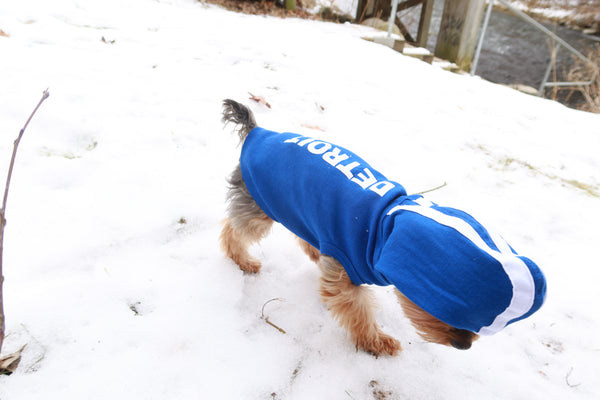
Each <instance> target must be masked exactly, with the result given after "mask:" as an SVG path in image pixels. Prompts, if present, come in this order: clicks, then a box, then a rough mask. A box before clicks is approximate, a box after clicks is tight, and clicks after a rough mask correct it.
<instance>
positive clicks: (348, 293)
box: [220, 100, 546, 356]
mask: <svg viewBox="0 0 600 400" xmlns="http://www.w3.org/2000/svg"><path fill="white" fill-rule="evenodd" d="M222 122H223V123H224V124H225V126H227V124H229V123H233V124H235V132H237V134H238V136H239V138H240V144H242V151H241V155H240V162H239V163H238V165H237V166H236V168H235V169H234V171H233V172H232V173H231V175H230V176H229V178H228V183H229V189H228V192H227V201H228V208H227V217H226V218H225V220H224V222H223V228H222V231H221V235H220V244H221V247H222V249H223V251H224V253H225V255H226V256H227V257H229V258H230V259H231V260H233V261H234V262H235V263H236V264H237V265H238V266H239V268H240V269H241V270H242V271H244V272H247V273H252V274H254V273H258V272H259V271H260V269H261V263H260V261H259V260H257V259H255V258H253V257H252V256H251V255H250V254H249V252H248V248H249V246H250V245H252V244H253V243H257V242H259V241H260V240H261V239H262V238H264V237H265V236H266V235H267V234H268V233H269V231H270V229H271V227H272V225H273V222H274V221H277V222H280V223H281V224H283V225H284V226H285V227H286V228H287V229H289V230H290V231H291V232H292V233H293V234H295V235H296V237H297V240H298V242H299V244H300V247H301V248H302V250H303V251H304V252H305V253H306V254H307V255H308V257H309V258H310V259H311V260H312V261H314V262H315V263H316V264H317V265H318V267H319V269H320V272H321V276H320V286H319V290H320V295H321V299H322V300H323V302H324V303H325V305H326V306H327V308H328V309H329V310H330V311H331V313H332V314H333V317H334V318H335V319H337V320H338V321H339V323H340V325H341V326H342V327H343V328H345V330H346V331H347V332H348V334H349V335H350V338H351V340H352V341H353V342H354V343H355V344H356V346H357V348H360V349H362V350H364V351H366V352H368V353H371V354H373V355H375V356H379V355H390V356H395V355H397V354H398V353H399V352H400V351H401V350H402V346H401V344H400V342H399V341H398V340H397V339H395V338H393V337H392V336H390V335H388V334H386V333H384V332H383V331H382V330H381V328H380V327H379V325H378V324H377V322H376V320H375V316H374V311H373V307H374V305H373V299H372V295H371V294H370V289H369V287H368V286H366V284H372V285H380V286H388V285H393V286H394V287H395V293H396V295H397V297H398V299H399V302H400V304H401V306H402V309H403V311H404V314H405V316H406V317H407V318H408V319H409V320H410V322H411V323H412V325H413V326H414V327H415V328H416V331H417V333H418V334H419V335H420V336H421V337H422V338H423V339H425V340H426V341H427V342H432V343H438V344H442V345H446V346H451V347H454V348H456V349H461V350H466V349H469V348H470V347H471V345H472V343H473V342H474V341H475V340H477V339H478V338H479V337H480V335H491V334H494V333H496V332H498V331H500V330H501V329H503V328H504V327H506V326H507V325H508V324H511V323H513V322H516V321H518V320H521V319H523V318H525V317H528V316H530V315H531V314H533V313H534V312H535V311H537V310H538V309H539V308H540V307H541V306H542V304H543V302H544V299H545V294H546V280H545V277H544V275H543V273H542V271H541V270H540V269H539V267H538V266H537V264H535V263H534V262H533V261H532V260H530V259H528V258H526V257H523V256H520V255H518V254H517V253H516V252H515V251H514V250H513V249H512V247H510V246H509V245H508V244H507V243H506V242H505V241H504V240H503V239H502V238H501V237H500V236H499V235H497V234H495V233H493V232H492V231H489V230H487V229H485V228H484V227H483V226H482V225H481V224H480V223H479V222H477V221H476V220H475V219H474V218H473V217H472V216H470V215H469V214H467V213H465V212H462V211H460V210H457V209H454V208H449V207H441V206H439V205H437V204H435V203H432V202H430V201H428V200H426V199H425V198H424V197H423V196H421V195H408V194H407V193H406V190H405V189H404V188H403V187H402V185H400V184H399V183H397V182H394V181H390V180H388V179H387V178H386V177H385V176H384V175H382V174H381V173H379V172H378V171H376V170H375V169H373V168H372V167H371V166H370V165H369V164H368V163H367V162H365V161H364V160H363V159H361V158H360V157H358V156H357V155H356V154H354V153H352V152H351V151H349V150H347V149H345V148H343V147H341V146H337V145H334V144H332V143H329V142H326V141H323V140H318V139H314V138H309V137H306V136H303V135H298V134H293V133H278V132H272V131H268V130H266V129H263V128H260V127H258V126H257V124H256V120H255V118H254V115H253V114H252V112H251V111H250V109H249V108H247V107H246V106H244V105H242V104H240V103H238V102H236V101H233V100H224V101H223V118H222Z"/></svg>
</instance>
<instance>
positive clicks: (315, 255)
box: [296, 236, 321, 262]
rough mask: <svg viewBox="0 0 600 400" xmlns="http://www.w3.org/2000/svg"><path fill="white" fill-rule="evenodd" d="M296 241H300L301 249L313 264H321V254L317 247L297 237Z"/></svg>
mask: <svg viewBox="0 0 600 400" xmlns="http://www.w3.org/2000/svg"><path fill="white" fill-rule="evenodd" d="M296 239H297V240H298V244H300V248H301V249H302V251H304V252H305V253H306V255H307V256H308V258H310V260H311V261H313V262H319V257H321V252H320V251H319V250H317V249H316V248H315V247H313V246H311V245H310V244H309V243H308V242H307V241H306V240H304V239H302V238H299V237H298V236H296Z"/></svg>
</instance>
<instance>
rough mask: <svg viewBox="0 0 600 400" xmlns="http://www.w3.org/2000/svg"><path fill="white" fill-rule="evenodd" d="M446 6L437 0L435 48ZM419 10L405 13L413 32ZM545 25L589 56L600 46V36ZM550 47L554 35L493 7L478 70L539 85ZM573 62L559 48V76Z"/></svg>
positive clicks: (432, 34) (431, 37)
mask: <svg viewBox="0 0 600 400" xmlns="http://www.w3.org/2000/svg"><path fill="white" fill-rule="evenodd" d="M443 8H444V1H443V0H436V1H435V4H434V12H433V17H432V21H431V28H430V35H429V40H428V43H427V48H428V49H429V50H431V51H432V52H433V51H434V50H435V44H436V40H437V33H438V31H439V26H440V21H441V16H442V11H443ZM486 8H487V6H486ZM419 13H420V7H416V8H415V9H414V10H413V11H411V12H410V13H407V14H406V15H404V16H403V17H402V16H401V20H402V21H403V22H404V18H405V19H406V22H404V23H405V24H406V25H407V26H408V28H409V31H410V32H416V29H417V27H418V16H419ZM542 25H544V26H545V27H546V28H548V29H549V30H550V31H553V32H555V33H556V34H557V35H558V36H560V37H561V38H562V39H563V40H565V41H566V42H567V43H569V44H570V45H571V46H573V47H574V48H575V49H577V50H579V51H580V52H581V53H583V54H584V55H586V56H587V55H588V52H589V51H590V50H591V49H592V48H593V47H594V46H600V39H599V38H598V37H592V36H589V35H584V34H582V33H580V32H577V31H573V30H570V29H567V28H565V27H562V26H556V25H555V24H552V23H542ZM550 48H551V42H550V39H549V38H548V37H547V36H546V35H544V34H543V33H542V32H540V31H538V30H537V29H536V28H535V27H533V26H532V25H530V24H528V23H527V22H525V21H523V20H522V19H520V18H519V17H517V16H515V15H514V14H511V13H509V12H502V11H493V12H492V15H491V18H490V22H489V25H488V29H487V31H486V33H485V40H484V42H483V47H482V50H481V56H480V59H479V64H478V66H477V71H476V74H477V75H479V76H481V77H483V78H485V79H487V80H490V81H492V82H496V83H503V84H524V85H528V86H533V87H534V88H536V89H537V88H539V86H540V84H541V82H542V79H543V76H544V72H545V71H546V68H547V66H548V63H549V62H550V59H551V53H550ZM572 63H573V55H572V54H571V53H570V52H568V51H567V50H565V49H564V48H562V49H561V50H559V52H558V53H557V70H558V71H559V77H558V78H559V79H560V78H561V77H560V73H562V71H566V70H568V69H569V67H570V66H571V65H572ZM550 79H552V75H551V76H550Z"/></svg>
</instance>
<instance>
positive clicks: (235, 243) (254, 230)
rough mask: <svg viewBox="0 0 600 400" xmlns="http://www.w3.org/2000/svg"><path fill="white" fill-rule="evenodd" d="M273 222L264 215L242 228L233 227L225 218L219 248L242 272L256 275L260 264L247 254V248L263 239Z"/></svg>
mask: <svg viewBox="0 0 600 400" xmlns="http://www.w3.org/2000/svg"><path fill="white" fill-rule="evenodd" d="M272 225H273V220H272V219H271V218H269V217H267V216H266V215H265V216H263V217H261V218H254V219H252V220H250V221H249V222H248V223H247V224H246V225H245V226H243V227H241V228H240V227H235V226H234V224H233V223H232V221H231V220H230V219H229V218H227V219H225V221H224V223H223V229H222V231H221V236H220V242H221V248H222V249H223V251H224V252H225V254H226V255H227V257H229V258H231V259H232V260H233V261H234V262H235V263H236V264H237V265H238V266H239V267H240V269H241V270H242V271H244V272H250V273H256V272H258V271H260V268H261V266H262V265H261V263H260V261H258V260H257V259H256V258H254V257H252V256H251V255H250V253H248V247H250V245H252V244H253V243H255V242H258V241H259V240H260V239H262V238H263V237H265V236H266V235H267V234H268V233H269V230H270V229H271V226H272Z"/></svg>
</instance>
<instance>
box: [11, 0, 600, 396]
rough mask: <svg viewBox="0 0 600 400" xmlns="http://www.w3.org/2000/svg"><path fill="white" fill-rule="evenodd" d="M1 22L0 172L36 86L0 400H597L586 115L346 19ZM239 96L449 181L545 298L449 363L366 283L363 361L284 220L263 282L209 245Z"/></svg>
mask: <svg viewBox="0 0 600 400" xmlns="http://www.w3.org/2000/svg"><path fill="white" fill-rule="evenodd" d="M0 29H2V30H3V31H4V32H6V33H8V34H9V35H10V36H9V37H0V135H1V136H0V167H1V170H0V179H3V178H1V177H2V176H5V172H6V171H5V169H6V166H7V165H8V161H9V158H10V153H11V151H12V142H13V140H14V138H15V137H16V135H17V133H18V132H19V129H20V128H21V127H22V126H23V123H24V122H25V119H26V118H27V116H28V115H29V113H30V112H31V110H32V108H33V106H34V105H35V104H36V102H37V101H38V99H39V98H40V96H41V93H42V91H43V90H44V89H45V88H47V87H49V88H50V98H49V99H48V100H47V101H46V102H45V103H44V104H43V106H42V108H41V109H40V110H39V112H38V114H37V115H36V117H35V119H34V120H33V121H32V123H31V125H30V126H29V128H28V130H27V132H26V133H25V137H24V139H23V142H22V143H21V147H20V150H19V154H18V158H17V165H16V167H15V173H14V176H13V184H12V187H11V193H10V198H9V203H8V209H7V218H8V226H7V228H6V239H5V246H6V249H5V272H4V274H5V277H6V282H5V285H4V287H5V308H6V314H7V333H8V337H7V338H6V341H5V344H4V349H3V353H4V354H7V353H10V352H11V351H15V350H17V349H18V348H19V347H21V346H22V345H23V344H25V343H26V344H27V348H26V350H25V352H24V355H23V360H22V363H21V366H20V367H19V369H18V370H17V372H16V373H14V374H13V375H12V376H10V377H7V376H0V399H2V400H25V399H27V400H30V399H45V400H47V399H115V400H120V399H236V400H237V399H311V400H312V399H345V400H348V399H411V400H416V399H428V400H430V399H461V400H464V399H528V400H529V399H592V398H596V396H597V395H598V393H600V381H599V380H598V372H599V366H600V343H599V341H598V337H599V333H600V326H599V322H600V315H599V314H598V311H597V309H596V304H598V301H599V300H600V298H599V297H600V296H599V295H598V289H597V287H598V282H599V281H600V268H599V267H600V265H599V261H598V257H597V255H596V250H597V247H598V243H599V241H598V240H599V239H600V237H599V236H600V235H599V234H598V228H597V227H598V226H599V225H600V199H599V197H598V196H599V193H600V187H599V185H600V178H599V172H600V157H598V150H599V144H598V143H599V141H600V140H599V136H598V135H599V134H600V116H598V115H592V114H586V113H582V112H579V111H574V110H571V109H567V108H565V107H563V106H561V105H559V104H556V103H553V102H551V101H547V100H542V99H538V98H534V97H528V96H526V95H524V94H520V93H518V92H515V91H512V90H510V89H507V88H504V87H501V86H497V85H493V84H490V83H487V82H485V81H482V80H481V79H478V78H471V77H466V76H458V75H453V74H451V73H448V72H445V71H442V70H439V69H437V68H435V67H432V66H430V65H427V64H424V63H422V62H420V61H417V60H414V59H411V58H408V57H405V56H403V55H401V54H398V53H395V52H393V51H391V50H389V49H387V48H385V47H382V46H379V45H376V44H373V43H370V42H367V41H364V40H361V39H360V36H361V34H364V33H366V32H367V33H368V32H370V31H368V30H367V29H366V28H363V27H357V26H353V25H334V24H330V23H320V22H315V21H304V20H296V19H285V20H284V19H278V18H265V17H259V16H247V15H241V14H235V13H231V12H228V11H225V10H222V9H219V8H216V7H213V6H206V5H203V4H201V3H198V2H195V1H193V0H179V1H176V0H170V1H165V0H162V1H153V0H104V1H102V2H100V1H94V0H56V1H53V2H47V1H43V0H21V1H19V2H8V1H6V2H2V3H0ZM102 38H104V40H102ZM112 41H114V42H112ZM111 42H112V43H111ZM248 92H252V93H253V94H255V95H260V96H264V97H265V98H266V99H267V100H268V101H269V103H270V104H271V105H272V108H271V109H268V108H266V107H264V106H262V105H258V104H255V103H254V104H252V105H251V106H252V107H253V109H254V111H255V113H256V117H257V120H258V122H259V124H260V125H262V126H264V127H266V128H270V129H273V130H287V131H295V132H299V133H304V134H307V135H311V136H316V137H322V138H326V139H327V140H330V141H333V142H335V143H339V144H340V145H343V146H346V147H348V148H350V149H353V150H355V151H356V152H358V153H359V154H360V155H361V156H362V157H363V158H365V159H366V160H368V161H369V162H370V163H371V164H373V165H374V167H376V168H377V169H378V170H380V171H382V172H384V173H386V174H387V175H388V176H389V177H390V178H392V179H394V180H397V181H399V182H401V183H402V184H404V185H405V187H406V188H407V189H408V190H409V191H410V192H419V191H422V190H426V189H430V188H433V187H435V186H438V185H440V184H442V183H444V182H447V186H446V187H444V188H443V189H440V190H437V191H434V192H432V193H430V194H429V198H430V199H431V200H433V201H436V202H438V203H441V204H444V205H449V206H455V207H458V208H461V209H465V210H467V211H469V212H470V213H472V214H474V215H475V216H476V217H477V218H479V219H480V220H482V221H485V222H486V223H487V224H488V225H491V226H493V227H495V228H496V229H497V230H498V231H500V232H501V233H502V234H503V236H504V237H505V238H506V239H507V240H508V241H509V242H510V243H511V244H512V245H513V246H514V247H515V248H516V249H517V250H518V251H519V252H520V253H522V254H525V255H527V256H529V257H531V258H532V259H534V260H535V261H536V262H537V263H538V264H539V265H540V266H542V268H543V269H544V271H545V273H546V275H547V279H548V285H549V292H548V300H547V302H546V304H545V305H544V307H543V308H542V309H541V311H540V312H538V313H537V314H535V315H534V316H533V317H531V318H529V319H527V320H524V321H522V322H519V323H516V324H513V325H511V326H510V327H508V328H507V329H505V330H504V331H502V332H500V333H499V334H497V335H495V336H491V337H485V338H483V339H481V340H479V341H478V342H476V343H475V344H474V346H473V348H472V349H471V350H469V351H466V352H460V351H457V350H454V349H450V348H445V347H443V346H439V345H434V344H428V343H424V342H423V341H422V340H421V339H420V338H419V337H418V336H417V335H416V334H415V332H414V330H413V329H412V328H411V327H410V326H409V324H408V322H407V320H405V319H404V318H403V317H402V315H401V310H400V307H399V305H398V304H397V303H396V301H395V298H394V296H392V295H391V294H392V293H391V290H390V289H389V288H376V293H377V298H378V302H379V305H380V308H379V310H378V318H379V321H380V323H381V325H382V327H383V329H384V330H385V331H386V332H388V333H390V334H393V335H394V336H396V337H398V338H399V339H400V340H401V341H402V343H403V346H404V351H403V352H402V354H401V355H399V356H398V357H395V358H391V357H390V358H388V357H381V358H379V359H375V358H374V357H372V356H370V355H368V354H365V353H363V352H356V350H355V348H354V345H353V344H352V343H351V342H350V341H349V340H348V338H347V337H346V335H345V332H344V331H343V330H342V329H341V328H339V327H338V326H337V324H336V322H335V321H333V320H332V318H331V317H330V315H329V314H328V312H327V310H326V309H325V308H324V306H323V305H322V304H321V303H320V301H319V299H318V295H317V292H316V289H317V280H318V273H317V269H316V268H315V266H314V265H313V264H312V263H311V262H310V261H309V260H308V259H307V258H306V256H305V255H304V254H302V253H301V251H300V250H299V249H298V248H297V247H296V246H295V243H294V241H293V240H292V239H291V237H290V235H289V234H288V233H287V232H286V231H285V230H284V229H282V228H280V227H277V228H276V229H275V230H274V232H273V235H271V236H270V237H269V238H268V239H266V240H265V241H264V242H263V243H262V244H261V245H260V246H256V247H255V248H254V249H253V251H254V252H255V254H256V255H257V256H259V257H260V258H261V259H262V260H263V262H264V267H263V271H262V272H261V273H260V274H259V275H257V276H248V275H244V274H242V273H241V272H240V271H239V270H238V269H237V268H236V267H235V266H234V265H233V264H232V263H231V262H230V261H228V260H226V259H224V258H223V256H222V254H221V252H220V250H219V248H218V244H217V238H218V234H219V231H220V225H219V224H220V220H221V218H222V217H223V215H224V209H225V205H224V203H223V200H224V195H225V181H224V178H225V176H226V175H227V174H228V173H229V172H230V170H231V169H232V168H233V166H234V165H235V162H236V159H237V157H238V154H239V148H236V144H237V143H236V140H235V138H234V137H233V136H232V135H231V129H230V128H229V129H223V127H222V125H221V123H220V103H221V100H222V99H224V98H227V97H230V98H234V99H238V100H240V101H244V102H246V103H250V101H249V100H247V98H248ZM586 185H587V186H586ZM271 299H280V300H274V301H271V302H269V303H267V302H268V301H269V300H271ZM265 303H267V304H266V305H265ZM263 308H264V309H263ZM261 310H262V312H264V315H266V316H268V317H269V319H270V321H272V322H273V323H275V324H276V325H277V326H279V327H281V328H283V329H284V330H285V331H286V334H283V333H281V332H279V331H278V330H276V329H275V328H273V327H272V326H270V325H268V324H266V323H265V321H264V319H262V318H261Z"/></svg>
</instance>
